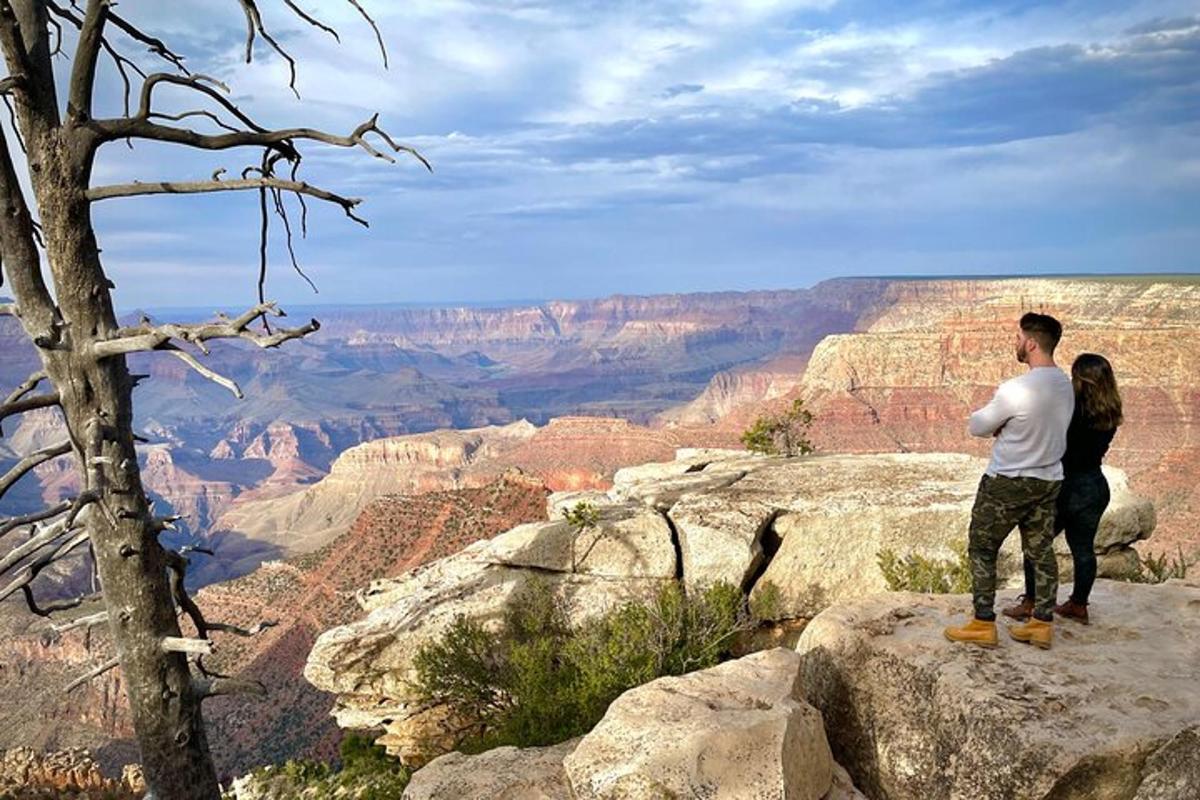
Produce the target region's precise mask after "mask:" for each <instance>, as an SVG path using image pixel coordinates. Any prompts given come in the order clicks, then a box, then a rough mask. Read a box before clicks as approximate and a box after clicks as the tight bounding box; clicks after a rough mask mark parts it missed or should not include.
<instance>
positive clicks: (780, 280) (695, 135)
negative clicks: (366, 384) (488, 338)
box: [95, 0, 1200, 308]
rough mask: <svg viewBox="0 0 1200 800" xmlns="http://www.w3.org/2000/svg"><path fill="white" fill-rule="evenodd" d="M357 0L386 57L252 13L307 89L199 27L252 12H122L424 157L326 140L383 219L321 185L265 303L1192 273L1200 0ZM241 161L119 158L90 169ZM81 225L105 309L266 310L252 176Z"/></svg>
mask: <svg viewBox="0 0 1200 800" xmlns="http://www.w3.org/2000/svg"><path fill="white" fill-rule="evenodd" d="M364 2H365V4H366V6H367V7H368V8H369V9H370V10H371V12H372V13H373V14H374V15H375V16H376V17H377V18H378V20H379V22H380V25H381V28H382V30H383V34H384V37H385V39H386V41H387V45H388V51H389V55H390V58H391V67H390V69H389V70H387V71H385V70H384V69H383V68H382V65H381V64H380V59H379V54H378V51H377V50H375V49H374V40H373V35H372V33H371V31H370V29H369V28H367V27H366V26H364V25H363V24H362V22H361V20H359V19H357V18H356V17H355V16H354V11H353V9H352V8H349V7H348V6H347V7H346V8H343V7H342V4H329V9H328V10H326V9H325V8H324V6H322V8H321V13H322V14H329V15H332V16H330V17H329V18H328V19H329V21H331V22H334V23H336V25H337V27H338V28H339V29H340V31H341V33H342V41H343V44H342V45H341V46H339V45H338V44H337V43H336V42H334V41H333V40H332V39H331V38H329V37H328V36H327V35H326V34H324V33H322V32H321V31H318V30H315V29H312V28H308V27H305V26H303V24H302V23H298V22H297V21H295V20H294V18H292V17H291V15H290V14H287V13H282V11H285V10H282V9H277V8H275V7H274V5H273V4H270V3H268V4H265V5H264V6H263V8H264V13H266V14H267V22H268V25H272V24H273V25H274V26H275V32H276V33H277V34H278V35H279V36H280V37H281V39H284V40H285V41H286V42H287V46H288V48H289V49H290V50H291V52H292V53H293V54H294V55H296V56H297V58H298V62H299V80H298V88H299V91H300V94H301V97H302V99H301V100H300V101H297V100H296V99H295V98H294V97H292V96H291V94H290V93H289V92H288V89H287V75H286V66H285V65H284V64H283V63H282V62H281V61H280V60H279V59H278V58H277V57H275V56H274V55H273V54H272V53H271V52H270V51H269V50H268V49H266V48H262V47H260V48H259V49H258V50H257V51H256V59H255V64H254V65H251V66H250V67H247V66H246V65H245V64H243V63H242V53H241V50H240V47H237V46H226V45H227V43H230V42H237V41H239V36H240V33H239V34H238V35H226V34H228V33H229V31H226V30H224V29H223V28H218V27H214V26H218V25H228V26H230V27H231V28H233V27H234V26H236V25H237V24H238V18H237V15H213V14H212V13H211V10H210V9H208V8H206V6H207V5H208V4H207V3H206V2H202V1H201V0H179V2H173V3H170V4H160V3H156V2H153V0H124V2H123V4H122V5H123V6H124V7H125V8H126V10H127V12H128V13H129V14H130V15H135V9H136V16H137V17H138V18H139V19H141V20H145V28H146V29H147V30H150V31H152V32H155V33H163V34H170V36H171V37H172V39H173V40H174V41H175V42H177V43H178V44H179V49H181V50H182V51H183V52H184V53H186V54H187V55H188V56H189V66H190V67H191V68H192V69H193V70H196V71H201V72H205V73H209V74H213V75H215V76H216V77H218V78H221V79H222V80H224V81H226V82H227V83H229V84H230V85H231V87H232V89H233V94H234V98H235V99H236V100H237V102H239V103H240V104H241V105H242V106H243V108H245V109H246V110H248V111H250V112H252V113H254V114H255V115H256V116H257V117H258V118H259V119H260V120H261V121H262V122H264V123H266V124H269V125H290V124H311V125H315V126H319V127H323V128H327V129H334V130H341V129H345V130H349V129H350V128H352V127H353V126H354V125H356V124H357V123H359V122H361V121H362V120H363V119H365V118H366V117H368V116H370V114H371V113H374V111H376V110H378V111H380V112H381V122H382V123H383V124H384V126H385V127H386V128H387V129H388V130H389V131H390V132H391V133H393V134H394V135H396V137H397V138H398V139H399V140H401V141H404V142H405V143H408V144H411V145H414V146H416V147H418V148H419V149H420V150H421V151H422V152H423V153H424V155H426V156H427V157H428V158H429V159H430V161H431V162H432V163H433V165H434V170H435V171H434V173H433V174H432V175H430V174H428V173H426V172H425V171H424V170H422V169H420V168H419V167H418V166H416V165H415V164H412V163H403V162H402V163H400V164H399V165H397V166H389V165H386V164H382V163H380V162H378V161H375V160H373V159H371V158H369V157H368V156H366V155H365V154H360V153H346V152H339V151H333V150H328V151H321V150H319V149H317V148H313V149H312V151H311V155H310V156H309V159H308V160H307V161H306V165H305V170H306V171H307V179H308V180H310V181H312V182H314V183H324V184H326V185H329V186H330V188H334V189H337V190H343V191H344V193H346V194H350V195H353V196H360V197H363V198H364V199H365V202H364V203H363V205H362V206H361V207H360V211H361V213H362V214H363V215H364V216H365V217H367V218H368V219H369V220H370V221H371V224H372V227H371V229H370V230H363V229H361V228H360V227H358V226H357V225H354V224H353V223H350V222H348V221H347V220H346V219H345V218H344V217H342V216H341V214H340V211H338V210H337V209H327V208H318V207H313V206H314V205H320V204H310V207H311V208H312V213H311V215H310V226H309V227H310V236H309V239H308V240H307V241H303V242H299V243H298V245H297V250H298V255H299V257H300V259H301V262H302V264H303V265H304V267H305V269H306V270H307V272H308V273H309V274H310V275H311V277H312V278H313V279H314V280H315V281H316V283H317V285H318V286H319V287H320V289H321V294H319V295H315V296H314V295H313V294H312V293H311V291H310V290H309V289H308V288H307V286H306V284H305V283H304V282H303V281H302V280H301V279H300V278H299V277H298V276H296V275H295V274H294V273H293V272H292V271H291V267H290V265H289V263H288V261H287V256H286V252H285V250H284V248H283V241H282V238H279V239H276V240H275V241H273V243H272V248H273V249H272V271H271V275H270V279H269V285H268V294H269V296H271V297H273V298H276V299H279V300H281V301H282V302H283V303H284V304H285V305H298V304H303V305H312V304H315V303H319V304H333V303H393V302H394V303H422V304H446V303H452V302H468V303H490V304H501V303H505V302H509V301H513V300H518V299H519V298H552V297H553V298H583V297H600V296H606V295H611V294H618V293H619V294H655V293H665V292H693V291H719V290H746V289H758V288H780V287H797V288H799V287H804V286H810V285H812V284H814V283H816V282H819V281H820V280H823V279H826V278H831V277H839V276H864V275H872V276H888V275H906V276H909V275H921V276H937V275H957V276H969V275H984V274H987V275H1010V274H1050V273H1070V274H1097V273H1100V274H1104V273H1142V272H1144V273H1169V272H1193V271H1197V270H1200V262H1198V261H1197V260H1196V255H1195V254H1196V253H1197V252H1200V222H1198V220H1200V213H1198V212H1200V180H1197V179H1198V178H1200V15H1197V14H1196V7H1195V4H1194V3H1192V2H1183V1H1181V0H1142V1H1140V2H1132V3H1130V2H1116V1H1115V0H1069V1H1068V2H1058V3H1047V2H1035V1H1034V0H1010V1H1003V0H996V1H992V2H968V1H967V0H952V1H951V2H945V1H944V0H916V1H915V2H912V3H906V4H903V6H902V7H901V6H900V5H899V4H892V3H883V2H878V0H874V1H869V0H645V1H644V2H613V3H592V2H566V1H565V0H563V1H558V2H555V1H553V0H493V1H492V2H483V1H482V0H454V1H453V2H448V1H445V0H416V1H415V2H411V3H403V4H401V3H388V2H383V1H382V0H364ZM302 5H303V6H305V7H306V8H309V7H315V3H313V2H311V1H310V2H305V3H302ZM238 30H239V31H240V29H238ZM102 70H105V72H104V78H105V80H106V84H105V85H106V87H107V90H108V94H109V97H108V98H107V100H108V104H109V105H108V108H107V109H104V108H102V109H101V110H102V111H104V110H109V111H116V110H118V105H119V97H118V94H117V86H118V83H117V79H116V76H115V74H113V73H112V70H111V66H110V65H108V64H103V65H102ZM166 96H167V95H166V94H164V98H165V97H166ZM176 110H183V107H182V106H180V107H179V108H178V109H176ZM253 158H254V156H253V154H252V153H250V152H247V153H244V154H233V153H217V154H191V153H188V154H183V155H181V154H180V153H179V152H178V151H177V150H176V149H174V148H166V147H162V146H154V145H146V144H138V145H136V149H135V150H133V151H130V150H128V149H125V148H123V147H120V148H119V147H112V148H108V149H107V151H106V152H105V154H104V158H103V160H102V161H101V162H100V163H99V164H98V165H97V170H96V176H95V181H96V182H97V183H101V182H105V183H107V182H118V181H123V180H164V179H170V180H187V179H195V178H203V177H207V176H208V175H209V174H210V173H211V172H212V171H213V170H214V169H215V168H217V167H225V168H226V169H228V171H229V172H230V173H235V172H237V171H240V169H241V168H242V167H243V166H245V165H246V164H247V163H250V161H251V160H252V159H253ZM95 213H96V219H97V226H98V232H99V234H100V236H101V246H102V247H103V248H104V258H105V262H106V266H107V268H108V269H109V271H110V272H111V273H112V274H113V276H114V280H115V281H116V283H117V287H118V289H117V293H116V299H117V302H118V304H119V305H120V306H121V307H122V308H134V307H154V308H162V307H165V306H197V305H204V306H213V307H218V306H219V307H225V308H236V307H239V306H243V305H246V304H247V303H250V302H252V300H253V298H254V296H255V289H254V284H255V279H256V267H257V235H258V228H257V198H256V197H255V196H254V195H253V193H245V194H244V195H217V196H200V197H177V198H166V199H164V198H148V199H136V200H120V201H110V202H108V203H104V204H100V205H98V206H97V208H96V212H95Z"/></svg>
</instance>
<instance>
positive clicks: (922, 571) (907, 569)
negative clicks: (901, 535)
mask: <svg viewBox="0 0 1200 800" xmlns="http://www.w3.org/2000/svg"><path fill="white" fill-rule="evenodd" d="M954 552H955V557H954V558H953V559H945V558H926V557H925V556H923V555H920V554H917V553H913V554H911V555H907V556H904V557H900V556H897V555H896V553H895V551H893V550H886V549H885V550H880V551H879V553H878V555H877V556H876V560H877V561H878V563H879V571H880V572H882V573H883V580H884V581H885V582H886V583H887V587H888V590H889V591H893V592H921V593H923V594H965V593H967V592H970V591H971V562H970V559H969V558H968V556H967V547H966V545H965V544H963V545H957V546H956V547H955V548H954Z"/></svg>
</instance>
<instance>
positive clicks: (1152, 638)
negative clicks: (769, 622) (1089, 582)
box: [797, 581, 1200, 800]
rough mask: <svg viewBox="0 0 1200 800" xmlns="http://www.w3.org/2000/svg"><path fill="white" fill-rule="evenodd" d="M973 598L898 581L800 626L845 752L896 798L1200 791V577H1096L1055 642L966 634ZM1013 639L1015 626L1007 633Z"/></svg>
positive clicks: (871, 788)
mask: <svg viewBox="0 0 1200 800" xmlns="http://www.w3.org/2000/svg"><path fill="white" fill-rule="evenodd" d="M969 607H970V601H969V598H967V597H965V596H927V595H906V594H885V595H877V596H874V597H870V598H866V599H862V600H860V601H857V602H854V603H848V604H844V605H840V606H837V607H834V608H831V609H829V610H827V611H825V612H823V613H822V614H821V615H820V616H818V617H817V618H816V619H814V620H813V621H812V622H811V623H810V624H809V626H808V628H807V629H806V630H805V632H804V634H803V635H802V636H801V639H800V643H799V645H798V648H797V649H798V651H799V652H800V654H801V657H802V660H803V666H802V670H801V674H802V683H803V686H804V693H805V697H806V699H807V700H808V701H809V702H810V703H812V704H813V705H815V706H816V707H817V708H818V709H820V710H821V712H822V713H823V714H824V716H825V722H826V726H827V731H828V732H829V737H830V744H831V745H832V747H833V752H834V755H835V757H836V758H837V759H838V760H839V762H841V763H842V764H844V765H845V766H846V767H847V768H848V769H849V770H850V773H851V774H852V775H853V777H854V780H855V783H856V784H858V785H859V786H860V787H862V788H863V790H864V791H865V792H866V793H867V794H868V795H869V796H871V797H876V798H888V800H910V799H911V800H968V799H969V800H1002V799H1003V800H1060V798H1096V799H1097V800H1149V799H1150V798H1163V799H1164V800H1165V799H1166V798H1170V800H1182V799H1183V798H1185V797H1196V796H1200V773H1198V772H1197V756H1196V750H1195V747H1194V745H1195V742H1196V740H1197V726H1198V725H1200V698H1198V696H1197V694H1196V691H1195V687H1196V685H1197V682H1198V681H1200V584H1196V583H1191V584H1188V583H1184V582H1180V581H1173V582H1169V583H1167V584H1164V585H1161V586H1145V585H1138V584H1126V583H1118V582H1111V581H1100V582H1098V583H1097V587H1096V591H1095V592H1094V593H1093V596H1092V609H1093V622H1092V624H1091V625H1090V626H1080V625H1076V624H1074V623H1070V622H1061V623H1059V624H1057V625H1056V626H1055V628H1056V630H1055V633H1056V640H1055V643H1054V647H1053V649H1051V650H1048V651H1042V650H1036V649H1032V648H1029V647H1027V646H1024V645H1020V644H1018V643H1016V642H1013V641H1011V640H1008V637H1003V638H1004V639H1005V641H1002V642H1001V646H1000V647H999V648H998V649H996V650H980V649H977V648H972V647H969V646H963V645H954V644H951V643H949V642H946V641H945V640H944V639H943V638H942V628H943V626H945V625H947V624H950V623H951V622H954V621H957V620H960V619H962V617H963V616H964V615H965V614H966V613H967V612H968V609H969ZM1002 636H1003V634H1002Z"/></svg>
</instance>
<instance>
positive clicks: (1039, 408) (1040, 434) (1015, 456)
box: [967, 367, 1075, 481]
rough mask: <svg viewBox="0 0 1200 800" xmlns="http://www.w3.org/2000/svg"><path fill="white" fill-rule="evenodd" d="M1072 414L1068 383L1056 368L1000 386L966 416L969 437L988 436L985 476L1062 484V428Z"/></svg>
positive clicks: (1064, 430)
mask: <svg viewBox="0 0 1200 800" xmlns="http://www.w3.org/2000/svg"><path fill="white" fill-rule="evenodd" d="M1074 412H1075V390H1074V388H1073V387H1072V386H1071V379H1070V377H1068V376H1067V374H1066V373H1065V372H1063V371H1062V370H1061V369H1059V368H1058V367H1034V368H1032V369H1030V370H1029V371H1028V372H1026V373H1025V374H1024V375H1021V376H1020V377H1018V378H1013V379H1012V380H1008V381H1005V382H1004V383H1002V384H1000V388H998V389H997V390H996V396H995V397H993V398H992V402H990V403H988V404H987V405H986V406H984V407H983V408H981V409H979V410H978V411H976V412H975V413H974V414H972V415H971V420H970V422H969V423H968V426H967V427H968V430H970V432H971V435H972V436H985V437H986V436H992V435H994V434H995V433H996V431H1000V434H999V436H997V437H996V443H995V445H994V446H993V447H992V460H991V463H989V464H988V468H987V474H988V475H993V476H995V475H1004V476H1007V477H1010V478H1041V479H1042V480H1048V481H1057V480H1062V476H1063V469H1062V457H1063V453H1065V452H1066V451H1067V427H1068V426H1070V424H1071V415H1072V414H1073V413H1074Z"/></svg>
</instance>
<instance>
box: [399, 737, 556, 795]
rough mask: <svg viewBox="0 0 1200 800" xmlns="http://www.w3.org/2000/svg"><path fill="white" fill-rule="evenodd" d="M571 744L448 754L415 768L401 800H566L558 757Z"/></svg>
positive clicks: (501, 748)
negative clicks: (476, 753) (473, 753)
mask: <svg viewBox="0 0 1200 800" xmlns="http://www.w3.org/2000/svg"><path fill="white" fill-rule="evenodd" d="M577 742H578V740H577V739H572V740H571V741H569V742H564V743H562V744H559V745H555V746H553V747H528V748H523V749H518V748H516V747H497V748H496V749H495V750H489V751H487V752H486V753H480V754H479V755H475V756H467V755H463V754H462V753H448V754H446V755H444V756H442V757H440V758H438V759H435V760H433V761H431V762H430V763H428V764H426V765H425V766H424V767H422V768H421V769H419V770H417V771H416V773H415V774H414V775H413V777H412V781H410V782H409V784H408V788H406V789H405V790H404V800H474V798H479V799H480V800H572V798H571V790H570V789H569V788H568V786H567V775H566V772H565V771H564V770H563V759H564V758H566V756H567V755H568V754H569V753H570V752H571V751H572V750H574V749H575V745H576V743H577Z"/></svg>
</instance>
